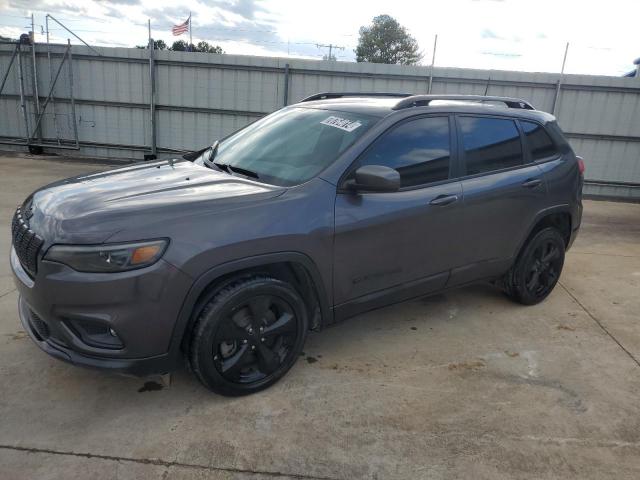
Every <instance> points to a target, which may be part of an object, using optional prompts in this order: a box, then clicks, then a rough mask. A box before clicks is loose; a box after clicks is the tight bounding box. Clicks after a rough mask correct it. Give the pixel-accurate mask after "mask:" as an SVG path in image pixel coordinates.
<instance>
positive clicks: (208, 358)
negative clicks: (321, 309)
mask: <svg viewBox="0 0 640 480" xmlns="http://www.w3.org/2000/svg"><path fill="white" fill-rule="evenodd" d="M307 331H308V318H307V313H306V308H305V304H304V300H303V299H302V298H301V296H300V295H299V294H298V292H297V291H296V290H295V288H293V287H292V286H291V285H289V284H288V283H285V282H282V281H280V280H277V279H275V278H271V277H267V276H254V277H249V278H243V279H241V280H238V281H237V282H233V283H231V284H229V285H227V286H225V287H224V288H222V289H221V290H219V291H218V292H216V293H215V294H214V295H213V297H212V298H211V300H210V301H209V302H208V303H207V304H206V306H205V307H204V309H203V310H202V312H201V313H200V315H199V317H198V319H197V321H196V324H195V325H194V331H193V335H192V337H191V343H190V348H189V362H190V364H191V368H192V370H193V371H194V372H195V374H196V376H197V377H198V379H199V380H200V381H201V382H202V383H203V384H204V385H205V386H206V387H207V388H209V389H211V390H213V391H214V392H216V393H220V394H222V395H227V396H238V395H247V394H250V393H254V392H257V391H259V390H262V389H264V388H267V387H268V386H270V385H272V384H274V383H275V382H277V381H278V380H279V379H280V378H282V377H283V376H284V375H285V373H287V371H289V369H290V368H291V367H292V366H293V364H294V363H295V362H296V360H297V359H298V356H299V355H300V352H301V351H302V347H303V345H304V341H305V339H306V335H307Z"/></svg>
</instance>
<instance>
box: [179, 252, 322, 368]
mask: <svg viewBox="0 0 640 480" xmlns="http://www.w3.org/2000/svg"><path fill="white" fill-rule="evenodd" d="M259 273H266V274H269V275H271V276H273V277H275V278H278V279H280V280H284V281H287V282H289V283H292V284H294V286H296V288H297V289H298V290H299V292H300V294H301V295H302V297H303V298H304V299H305V303H306V304H307V305H308V306H310V311H309V312H308V313H309V323H310V328H311V329H313V330H317V329H320V328H321V327H322V326H323V325H327V324H329V323H332V317H331V316H332V314H333V312H332V309H331V308H330V300H329V297H328V294H327V289H326V288H325V285H324V282H323V280H322V277H321V275H320V271H319V270H318V268H317V266H316V265H315V263H314V262H313V260H311V258H309V257H308V256H307V255H305V254H303V253H300V252H279V253H274V254H266V255H256V256H252V257H246V258H243V259H239V260H234V261H230V262H227V263H223V264H221V265H218V266H216V267H213V268H211V269H210V270H208V271H206V272H205V273H203V274H202V275H201V276H200V277H198V278H197V279H196V280H195V281H194V283H193V285H192V287H191V289H190V290H189V293H188V294H187V296H186V298H185V300H184V302H183V305H182V307H181V309H180V313H179V315H178V318H177V320H176V325H175V327H174V331H173V335H172V338H171V345H170V348H169V350H170V353H171V354H172V356H175V358H177V356H179V355H180V354H181V351H182V347H183V346H184V342H185V340H188V336H189V335H188V334H189V332H190V330H191V326H192V325H193V322H194V320H195V318H196V317H197V314H198V312H199V311H200V310H201V309H202V308H203V307H204V305H205V304H206V302H207V301H208V299H209V298H210V296H211V295H212V294H213V292H215V291H217V290H218V289H219V288H220V287H221V286H223V285H225V284H227V283H230V282H232V281H235V280H236V279H238V278H242V277H244V276H250V275H256V274H259ZM314 297H315V298H314ZM316 309H317V314H316V312H315V310H316Z"/></svg>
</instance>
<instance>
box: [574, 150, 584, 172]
mask: <svg viewBox="0 0 640 480" xmlns="http://www.w3.org/2000/svg"><path fill="white" fill-rule="evenodd" d="M576 158H577V159H578V170H580V175H584V159H583V158H582V157H579V156H577V155H576Z"/></svg>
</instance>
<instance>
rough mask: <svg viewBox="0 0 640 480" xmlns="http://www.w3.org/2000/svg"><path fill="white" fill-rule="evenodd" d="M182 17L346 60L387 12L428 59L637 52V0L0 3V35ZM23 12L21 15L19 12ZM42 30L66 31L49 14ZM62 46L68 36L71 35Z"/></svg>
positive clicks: (106, 31) (585, 57) (600, 67)
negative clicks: (365, 28) (329, 46)
mask: <svg viewBox="0 0 640 480" xmlns="http://www.w3.org/2000/svg"><path fill="white" fill-rule="evenodd" d="M189 12H191V15H192V24H193V31H192V35H193V42H194V43H197V42H198V41H200V40H206V41H208V42H209V43H211V44H216V45H220V46H221V47H222V48H223V49H224V51H225V52H226V53H230V54H239V55H265V56H281V57H287V56H289V57H300V58H309V59H317V60H321V59H322V57H323V55H326V54H327V51H328V49H327V48H325V47H319V46H318V45H319V44H320V45H322V44H324V45H327V44H333V45H336V46H338V47H340V48H338V49H337V50H335V51H334V54H335V55H336V57H337V60H338V61H347V62H353V61H355V54H354V49H355V47H356V45H357V43H358V30H359V28H360V27H361V26H363V25H368V24H369V23H370V22H371V20H372V19H373V17H375V16H376V15H380V14H388V15H391V16H393V17H394V18H396V20H398V21H399V22H400V23H401V24H402V25H403V26H405V27H406V28H407V30H408V31H409V33H410V34H411V35H413V36H414V37H415V38H416V39H417V41H418V43H419V45H420V48H421V51H422V53H423V55H424V57H423V59H422V61H421V64H422V65H429V64H430V63H431V60H432V55H433V50H434V38H435V35H437V36H438V40H437V47H436V56H435V65H436V66H441V67H459V68H482V69H498V70H519V71H530V72H559V71H560V69H561V66H562V59H563V56H564V51H565V46H566V43H567V42H569V44H570V45H569V50H568V55H567V62H566V67H565V72H566V73H581V74H593V75H613V76H620V75H622V74H623V73H626V72H628V71H630V70H632V69H633V60H634V59H635V58H638V57H640V41H638V37H639V33H640V32H639V30H640V28H639V27H638V18H640V1H638V0H606V1H604V0H581V1H579V0H422V1H421V0H414V1H405V0H394V1H393V2H390V1H389V0H385V1H381V0H367V1H355V0H322V1H314V2H311V1H308V0H298V1H295V0H228V1H224V0H206V1H205V0H199V1H184V2H177V1H176V0H171V1H170V0H0V35H2V36H9V37H14V38H16V37H17V36H19V35H20V34H21V33H24V32H26V31H28V30H30V29H31V28H30V22H31V20H30V15H31V14H33V15H34V18H35V31H36V41H45V31H44V28H45V15H46V14H47V13H49V14H50V15H52V16H53V17H55V18H56V19H57V20H59V21H60V22H62V23H63V24H65V26H67V27H68V28H70V29H71V30H73V31H74V32H75V33H76V34H77V35H78V36H80V37H82V38H83V39H84V40H85V41H86V42H87V43H89V44H92V45H101V46H112V47H133V46H136V45H144V44H146V43H147V38H148V33H147V20H148V19H150V20H151V30H152V36H153V38H154V39H162V40H164V41H165V42H167V43H169V44H171V43H172V42H173V41H174V40H176V39H183V40H187V41H188V38H189V37H188V34H185V35H182V36H181V37H174V36H172V34H171V26H172V25H174V24H178V23H181V22H184V21H185V20H186V19H187V17H188V16H189ZM27 17H29V18H27ZM50 37H51V41H54V42H65V43H66V39H67V38H68V37H69V34H67V33H66V32H65V31H64V30H63V29H62V28H61V27H60V26H59V25H57V24H54V23H53V22H51V21H50ZM71 39H72V43H78V42H77V40H75V39H73V37H71Z"/></svg>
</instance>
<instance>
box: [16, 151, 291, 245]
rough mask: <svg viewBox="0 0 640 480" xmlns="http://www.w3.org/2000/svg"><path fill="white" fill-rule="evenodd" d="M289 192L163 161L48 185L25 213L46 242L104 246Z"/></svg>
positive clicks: (178, 163)
mask: <svg viewBox="0 0 640 480" xmlns="http://www.w3.org/2000/svg"><path fill="white" fill-rule="evenodd" d="M284 191H285V189H284V188H282V187H275V186H271V185H265V184H262V183H258V182H255V181H252V180H248V179H245V178H243V177H239V176H236V175H234V176H232V175H229V174H228V173H225V172H219V171H216V170H212V169H209V168H206V167H202V166H199V165H195V164H193V163H192V162H188V161H175V162H169V161H162V162H154V163H145V164H138V165H133V166H129V167H124V168H119V169H115V170H111V171H108V172H103V173H94V174H89V175H80V176H77V177H73V178H69V179H67V180H62V181H59V182H56V183H53V184H50V185H47V186H46V187H43V188H42V189H40V190H38V191H36V192H35V193H34V194H33V195H32V196H31V197H30V198H29V199H28V200H27V202H25V207H26V208H25V210H28V211H27V212H26V213H27V216H28V217H30V220H29V222H30V226H31V229H32V230H33V231H35V232H36V233H38V234H39V235H41V236H42V237H43V238H44V239H45V241H46V242H47V243H66V242H74V241H75V242H83V243H100V242H103V241H105V240H106V239H107V238H108V237H109V236H111V235H112V234H114V233H116V232H118V231H121V230H125V229H127V228H128V227H132V226H135V227H139V226H140V225H142V224H145V223H154V222H158V221H161V222H170V221H171V219H172V218H176V217H184V216H186V215H199V214H203V213H217V212H221V211H226V210H231V209H234V208H239V207H242V206H245V205H246V204H248V203H251V202H263V201H264V200H266V199H269V198H273V197H276V196H278V195H280V194H281V193H283V192H284Z"/></svg>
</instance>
